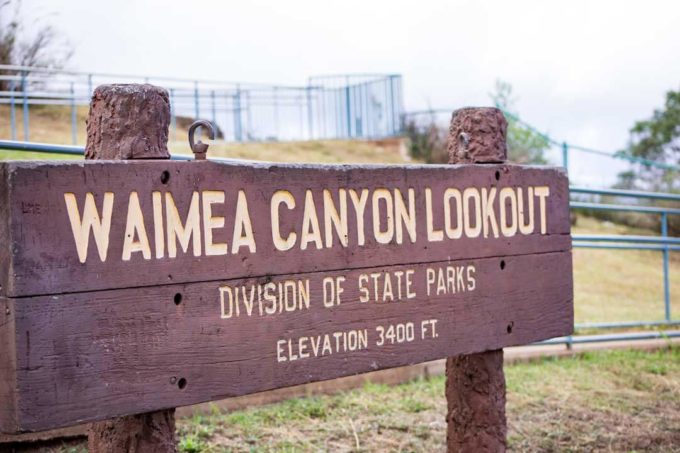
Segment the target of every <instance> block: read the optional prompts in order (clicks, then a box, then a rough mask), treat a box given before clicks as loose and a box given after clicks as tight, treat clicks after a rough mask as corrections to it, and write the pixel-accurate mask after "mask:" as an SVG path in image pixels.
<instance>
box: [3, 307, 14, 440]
mask: <svg viewBox="0 0 680 453" xmlns="http://www.w3.org/2000/svg"><path fill="white" fill-rule="evenodd" d="M13 308H14V307H13V303H12V301H11V300H9V299H6V298H4V297H0V427H1V428H0V431H5V432H14V431H16V430H17V428H18V426H17V422H16V419H15V416H16V388H17V385H16V347H15V343H14V341H15V332H16V328H15V324H14V313H13V311H14V310H13Z"/></svg>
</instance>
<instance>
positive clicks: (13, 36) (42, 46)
mask: <svg viewBox="0 0 680 453" xmlns="http://www.w3.org/2000/svg"><path fill="white" fill-rule="evenodd" d="M25 25H26V24H25V23H23V22H22V17H21V0H18V1H13V0H4V1H3V0H0V64H2V65H17V66H40V67H42V68H48V69H61V68H62V67H63V66H64V65H65V64H66V63H67V62H68V60H69V59H70V58H71V55H72V54H73V51H72V48H71V46H70V45H69V43H68V42H67V41H66V40H65V39H63V38H62V37H61V36H60V34H59V33H58V32H57V31H56V30H55V29H54V28H52V27H51V26H50V25H45V24H43V23H42V19H34V20H33V21H32V22H31V23H30V24H29V27H26V26H25ZM27 29H30V32H29V31H27ZM23 72H24V74H26V75H28V74H30V73H31V71H30V70H26V71H23ZM0 73H1V74H2V75H10V74H12V73H13V71H7V70H2V71H0ZM14 73H16V71H14ZM0 88H1V90H2V91H8V90H11V89H15V90H17V89H19V86H18V85H17V84H16V82H15V83H14V84H13V85H12V84H11V83H10V81H9V80H0Z"/></svg>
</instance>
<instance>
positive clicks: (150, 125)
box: [85, 84, 170, 159]
mask: <svg viewBox="0 0 680 453" xmlns="http://www.w3.org/2000/svg"><path fill="white" fill-rule="evenodd" d="M169 125H170V98H169V96H168V92H167V91H166V90H165V89H164V88H161V87H157V86H154V85H149V84H112V85H100V86H98V87H97V88H96V89H95V90H94V93H93V94H92V100H91V102H90V111H89V114H88V117H87V145H86V147H85V158H86V159H169V158H170V152H169V151H168V126H169Z"/></svg>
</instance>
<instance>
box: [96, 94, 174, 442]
mask: <svg viewBox="0 0 680 453" xmlns="http://www.w3.org/2000/svg"><path fill="white" fill-rule="evenodd" d="M169 124H170V99H169V96H168V92H167V91H166V90H164V89H162V88H159V87H156V86H153V85H148V84H144V85H103V86H100V87H98V88H97V89H96V90H95V92H94V94H93V96H92V102H91V103H90V112H89V116H88V120H87V145H86V150H85V158H86V159H95V160H122V159H170V152H169V151H168V126H169ZM88 451H89V452H90V453H105V452H114V453H118V452H126V453H127V452H135V453H136V452H140V453H141V452H147V451H148V452H151V453H156V452H158V453H164V452H172V453H174V452H175V451H176V442H175V409H174V408H171V409H162V410H158V411H153V412H147V413H142V414H135V415H127V416H123V417H117V418H114V419H109V420H104V421H100V422H94V423H92V425H91V427H90V432H89V434H88Z"/></svg>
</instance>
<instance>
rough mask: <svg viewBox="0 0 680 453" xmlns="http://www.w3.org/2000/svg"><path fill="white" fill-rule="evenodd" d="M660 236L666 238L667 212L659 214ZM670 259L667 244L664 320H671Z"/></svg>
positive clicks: (665, 249)
mask: <svg viewBox="0 0 680 453" xmlns="http://www.w3.org/2000/svg"><path fill="white" fill-rule="evenodd" d="M661 236H662V237H663V238H664V240H666V239H668V214H667V213H665V212H664V213H662V214H661ZM669 260H670V256H669V251H668V244H667V243H666V244H664V247H663V303H664V315H665V319H666V321H670V320H671V285H670V281H669V276H668V272H669V271H668V262H669Z"/></svg>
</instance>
